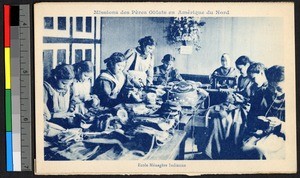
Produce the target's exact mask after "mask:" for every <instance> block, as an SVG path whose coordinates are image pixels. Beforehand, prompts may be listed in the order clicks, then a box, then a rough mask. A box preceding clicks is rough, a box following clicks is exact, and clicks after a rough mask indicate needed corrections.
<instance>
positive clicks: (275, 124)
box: [267, 117, 283, 128]
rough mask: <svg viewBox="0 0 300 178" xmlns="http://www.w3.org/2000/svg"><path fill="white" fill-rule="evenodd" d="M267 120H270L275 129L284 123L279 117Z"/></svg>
mask: <svg viewBox="0 0 300 178" xmlns="http://www.w3.org/2000/svg"><path fill="white" fill-rule="evenodd" d="M267 119H268V120H269V123H270V127H273V128H274V127H277V126H279V125H281V124H282V123H283V121H281V120H280V119H278V118H277V117H267Z"/></svg>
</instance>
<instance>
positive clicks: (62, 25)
mask: <svg viewBox="0 0 300 178" xmlns="http://www.w3.org/2000/svg"><path fill="white" fill-rule="evenodd" d="M57 21H58V30H66V17H58V18H57Z"/></svg>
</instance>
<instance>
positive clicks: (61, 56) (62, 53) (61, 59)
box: [57, 49, 66, 64]
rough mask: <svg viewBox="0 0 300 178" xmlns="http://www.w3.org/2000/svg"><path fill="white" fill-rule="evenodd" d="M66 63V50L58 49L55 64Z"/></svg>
mask: <svg viewBox="0 0 300 178" xmlns="http://www.w3.org/2000/svg"><path fill="white" fill-rule="evenodd" d="M63 63H66V50H65V49H59V50H57V64H63Z"/></svg>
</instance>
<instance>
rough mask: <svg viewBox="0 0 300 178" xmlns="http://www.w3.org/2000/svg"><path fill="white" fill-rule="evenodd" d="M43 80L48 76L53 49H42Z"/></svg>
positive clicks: (51, 63)
mask: <svg viewBox="0 0 300 178" xmlns="http://www.w3.org/2000/svg"><path fill="white" fill-rule="evenodd" d="M43 64H44V80H46V79H47V78H49V77H50V75H51V70H52V65H53V50H44V51H43Z"/></svg>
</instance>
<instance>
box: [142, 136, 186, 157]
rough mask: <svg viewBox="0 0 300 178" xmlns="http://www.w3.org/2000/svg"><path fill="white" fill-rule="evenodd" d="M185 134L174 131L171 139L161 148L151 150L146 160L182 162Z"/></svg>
mask: <svg viewBox="0 0 300 178" xmlns="http://www.w3.org/2000/svg"><path fill="white" fill-rule="evenodd" d="M185 136H186V132H185V131H182V130H176V131H175V132H174V135H173V138H172V139H171V140H170V141H169V142H167V143H165V144H164V145H162V146H159V147H157V148H155V149H153V150H152V151H151V152H150V154H149V157H148V159H149V160H175V159H179V160H183V159H184V146H185V145H184V144H185Z"/></svg>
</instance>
